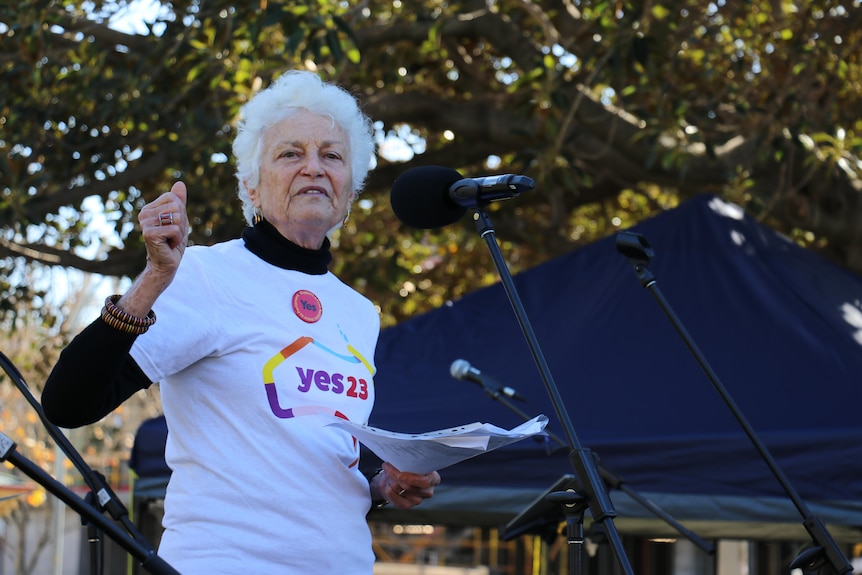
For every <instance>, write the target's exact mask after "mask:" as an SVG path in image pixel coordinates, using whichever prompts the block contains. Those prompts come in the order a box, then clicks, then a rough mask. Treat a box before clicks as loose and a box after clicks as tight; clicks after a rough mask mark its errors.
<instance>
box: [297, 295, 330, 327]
mask: <svg viewBox="0 0 862 575" xmlns="http://www.w3.org/2000/svg"><path fill="white" fill-rule="evenodd" d="M293 313H295V314H296V317H298V318H299V319H301V320H302V321H304V322H305V323H314V322H316V321H318V320H319V319H320V318H321V317H322V316H323V304H321V303H320V298H318V297H317V296H316V295H314V294H313V293H311V292H310V291H308V290H304V289H301V290H299V291H298V292H296V293H295V294H293Z"/></svg>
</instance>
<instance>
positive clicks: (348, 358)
mask: <svg viewBox="0 0 862 575" xmlns="http://www.w3.org/2000/svg"><path fill="white" fill-rule="evenodd" d="M307 345H315V346H317V347H318V348H320V349H322V350H323V351H325V352H326V353H329V354H331V355H334V356H335V357H337V358H339V359H341V360H343V361H345V362H347V363H348V364H356V365H359V364H362V365H363V366H365V368H366V370H368V373H369V374H372V373H373V368H372V366H371V364H370V363H369V362H368V360H366V359H365V358H364V357H363V356H362V354H361V353H359V350H357V349H356V348H355V347H353V346H352V345H350V344H349V343H348V344H347V351H348V352H349V353H350V355H346V354H341V353H338V352H336V351H335V350H333V349H330V348H328V347H326V346H325V345H323V344H321V343H319V342H316V341H314V338H311V337H308V336H302V337H299V338H297V339H296V340H295V341H294V342H293V343H291V344H290V345H287V346H286V347H284V348H283V349H282V350H281V351H279V352H278V353H277V354H275V355H274V356H272V357H271V358H270V359H269V360H268V361H267V362H266V364H265V365H264V367H263V383H264V388H265V389H266V397H267V400H268V401H269V407H270V409H271V410H272V413H273V414H274V415H275V416H276V417H279V418H281V419H289V418H292V417H299V416H303V415H320V414H330V415H335V416H336V417H340V418H342V419H349V418H348V417H347V416H346V415H344V414H343V413H341V412H340V411H338V410H335V409H332V408H330V407H325V406H319V405H302V406H297V407H288V408H284V407H282V406H281V405H280V404H279V401H278V390H277V389H276V386H275V369H276V368H277V367H278V366H279V365H281V363H282V362H284V360H286V359H287V358H289V357H291V356H292V355H294V354H296V353H297V352H299V351H300V350H301V349H303V348H304V347H306V346H307ZM296 370H297V373H298V374H299V381H300V384H299V386H298V388H297V389H299V391H302V392H307V391H309V390H311V389H312V388H316V389H318V390H320V391H323V392H332V393H336V394H345V395H346V396H347V397H354V398H356V399H359V400H366V399H368V397H369V385H372V384H371V383H369V381H368V380H366V379H364V378H361V377H356V376H353V375H347V376H345V375H343V374H341V373H329V372H327V371H323V370H313V369H304V368H301V367H297V368H296ZM369 379H370V377H369ZM353 445H354V448H355V449H356V450H357V455H358V448H359V446H358V442H357V440H356V438H355V437H354V438H353ZM358 462H359V458H358V457H357V458H356V460H355V461H353V463H351V464H350V467H353V466H354V465H356V464H357V463H358Z"/></svg>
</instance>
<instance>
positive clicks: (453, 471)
mask: <svg viewBox="0 0 862 575" xmlns="http://www.w3.org/2000/svg"><path fill="white" fill-rule="evenodd" d="M632 231H634V232H637V233H639V234H641V235H642V236H643V237H645V238H646V239H647V240H648V242H649V243H650V245H651V246H652V247H653V249H654V252H655V256H654V258H653V260H652V262H651V263H650V265H649V269H650V270H651V271H652V273H653V275H654V276H655V278H656V280H657V286H658V289H659V290H660V291H661V293H662V294H663V295H664V297H665V298H666V300H667V301H668V302H669V304H670V305H671V307H672V308H673V310H674V311H675V312H676V315H677V316H678V317H679V319H680V320H681V321H682V323H683V324H684V325H685V326H686V328H687V330H688V332H689V333H690V334H691V336H692V338H693V339H694V341H695V342H696V344H697V346H698V347H699V349H700V350H701V351H702V353H703V354H704V356H705V357H706V358H707V360H708V361H709V363H710V365H711V366H712V368H713V369H714V370H715V372H716V373H717V374H718V376H719V377H720V379H721V382H722V383H723V384H724V386H725V387H726V388H727V390H728V391H729V393H730V395H731V396H732V398H733V399H734V401H735V403H736V404H737V405H738V407H739V409H740V410H741V411H742V413H743V414H744V415H745V417H746V418H747V420H748V421H749V423H750V424H751V426H752V427H753V428H754V430H755V431H756V432H757V434H758V436H759V437H760V439H761V440H762V441H763V443H764V444H765V445H766V446H767V448H768V449H769V451H770V453H771V454H772V455H773V456H774V457H775V459H776V460H777V462H778V464H779V466H780V467H781V469H782V470H783V472H784V473H785V474H786V475H787V477H788V478H789V479H790V481H791V483H792V484H793V485H794V487H795V488H796V489H797V490H798V492H799V494H800V495H801V497H802V498H803V500H804V501H805V502H806V503H807V504H808V505H809V506H810V507H811V509H812V510H813V511H814V512H815V514H817V515H818V516H819V517H821V518H822V519H823V520H824V521H825V522H826V523H827V524H828V525H829V526H830V527H831V528H832V529H835V530H837V536H838V537H840V538H844V537H846V538H847V539H848V540H857V539H858V538H859V537H858V534H859V531H858V527H859V526H862V423H860V417H859V410H860V406H862V381H860V374H862V278H860V277H858V276H855V275H853V274H851V273H850V272H848V271H846V270H844V269H842V268H840V267H838V266H836V265H834V264H832V263H831V262H828V261H826V260H825V259H823V258H821V257H820V256H818V255H816V254H814V253H812V252H809V251H807V250H805V249H803V248H801V247H799V246H797V245H795V244H794V243H792V242H791V241H789V240H788V239H787V238H785V237H783V236H781V235H780V234H777V233H776V232H774V231H772V230H770V229H769V228H767V227H765V226H763V225H761V224H759V223H758V222H757V221H755V220H754V219H752V218H751V217H749V216H747V215H745V214H744V213H743V211H742V210H741V209H740V208H739V207H737V206H734V205H732V204H728V203H725V202H723V201H721V200H720V199H718V198H716V197H714V196H699V197H697V198H695V199H693V200H690V201H688V202H686V203H684V204H683V205H681V206H680V207H678V208H676V209H673V210H670V211H667V212H665V213H662V214H661V215H659V216H657V217H654V218H652V219H650V220H647V221H644V222H642V223H640V224H638V225H637V226H635V227H634V228H633V229H632ZM514 283H515V285H516V287H517V290H518V294H519V296H520V298H521V301H522V302H523V304H524V307H525V309H526V312H527V314H528V316H529V320H530V322H531V324H532V326H533V329H534V331H535V333H536V336H537V339H538V341H539V343H540V345H541V350H542V353H543V354H544V356H545V358H546V360H547V363H548V366H549V368H550V371H551V373H552V374H553V378H554V380H555V383H556V386H557V388H558V389H559V391H560V395H561V396H562V399H563V403H564V406H565V410H566V411H567V412H568V415H569V417H570V419H571V421H572V425H573V428H574V429H575V431H576V433H577V436H578V439H579V441H580V443H581V444H582V445H583V446H584V447H587V448H589V449H591V450H592V451H593V452H594V453H595V454H597V455H598V456H599V457H600V462H601V465H602V466H603V468H604V469H606V470H608V471H610V472H612V473H613V474H614V475H616V476H617V477H618V478H620V479H622V480H623V481H624V482H625V485H626V486H627V487H628V488H629V489H631V490H634V491H636V492H637V493H638V494H640V495H642V496H644V497H646V498H648V499H649V500H651V501H653V502H654V503H655V504H657V505H658V506H660V507H661V508H662V509H663V510H665V511H666V512H668V513H670V514H671V515H673V516H674V517H675V518H677V519H678V520H680V521H683V522H684V523H685V524H686V525H687V526H693V527H694V528H696V529H697V530H701V531H700V532H701V533H703V534H704V535H705V536H716V537H732V538H737V537H752V538H769V537H781V538H788V537H796V536H798V535H802V536H803V537H804V534H805V532H804V530H803V529H802V527H801V526H800V525H799V524H800V522H801V517H800V515H799V513H798V511H797V510H796V509H795V508H794V507H793V506H792V505H791V504H790V502H789V501H788V500H787V497H786V496H785V493H784V491H783V490H782V488H781V486H780V484H779V482H778V481H777V480H776V479H775V477H774V476H773V474H772V473H771V471H770V470H769V468H768V467H767V465H766V464H765V463H764V462H763V460H762V459H761V457H760V456H759V454H758V453H757V451H756V449H755V448H754V445H753V444H752V443H751V441H750V440H749V439H748V437H747V436H746V435H745V433H744V432H743V430H742V428H741V427H740V425H739V423H738V422H737V421H736V420H735V419H734V417H733V415H732V412H731V410H730V409H729V408H728V407H727V406H726V405H725V403H724V402H723V401H722V399H721V397H720V396H719V394H718V393H717V392H716V390H715V389H714V388H713V386H712V385H711V383H710V381H709V379H708V378H707V377H706V375H705V374H704V372H703V371H702V369H701V368H700V366H699V365H698V364H697V362H696V361H695V359H694V358H693V357H692V355H691V353H690V351H689V350H688V349H687V348H686V346H685V344H684V342H683V340H682V339H681V338H680V336H679V335H678V334H677V332H676V331H675V329H674V327H673V325H672V324H671V322H670V321H669V320H668V318H667V317H666V316H665V315H664V313H663V311H662V309H661V307H660V306H659V305H658V303H657V302H656V301H655V300H654V298H653V297H652V294H651V293H650V291H649V290H648V289H645V288H643V287H642V286H641V284H640V282H639V281H638V278H637V276H636V275H635V273H634V271H633V269H632V266H631V264H630V263H629V261H628V260H627V259H626V258H625V257H624V256H623V255H621V254H620V253H619V252H618V251H617V249H616V239H615V238H614V237H609V238H606V239H603V240H600V241H597V242H595V243H593V244H590V245H588V246H586V247H584V248H581V249H578V250H575V251H573V252H571V253H569V254H566V255H564V256H562V257H558V258H556V259H554V260H551V261H548V262H546V263H545V264H542V265H540V266H537V267H535V268H533V269H530V270H528V271H525V272H523V273H520V274H518V275H517V276H516V277H515V278H514ZM456 359H466V360H467V361H469V362H470V363H471V364H472V365H473V366H475V367H476V368H478V369H480V370H481V371H482V373H483V374H484V375H488V376H491V377H493V378H494V379H495V380H496V381H497V382H498V383H499V384H501V385H506V386H509V387H512V388H514V389H516V390H517V391H518V392H519V393H520V394H521V395H523V396H525V397H526V398H527V400H528V401H527V402H525V403H517V404H516V405H517V407H519V408H520V409H521V410H523V411H525V412H527V413H528V414H529V415H535V414H538V413H544V414H546V415H547V416H548V417H549V418H550V420H551V422H550V424H549V426H548V430H549V431H550V432H551V433H553V434H554V435H556V436H559V437H564V434H563V427H562V426H561V425H560V422H559V419H558V417H557V415H556V413H555V410H554V408H553V406H552V405H551V402H550V399H549V395H548V393H547V390H546V388H545V385H544V383H543V381H542V379H541V377H540V372H539V370H538V369H537V367H536V363H535V361H534V360H533V357H532V355H531V352H530V349H529V347H528V345H527V343H526V339H525V337H524V334H523V332H522V331H521V328H520V326H519V324H518V322H517V319H516V316H515V314H514V312H513V309H512V305H511V303H510V302H509V299H508V297H507V294H506V293H505V291H504V289H503V287H502V285H500V284H499V283H498V284H495V285H493V286H490V287H487V288H483V289H479V290H477V291H475V292H472V293H470V294H469V295H467V296H465V297H463V298H462V299H460V300H458V301H455V302H452V303H450V304H448V305H445V306H444V307H441V308H439V309H435V310H433V311H431V312H428V313H425V314H423V315H420V316H417V317H414V318H412V319H410V320H407V321H404V322H402V323H401V324H399V325H397V326H394V327H391V328H388V329H386V330H384V331H383V332H382V334H381V338H380V342H379V345H378V349H377V354H376V364H377V367H378V373H377V375H376V376H375V386H376V389H377V398H378V399H377V404H376V407H375V410H374V413H373V415H372V419H371V422H370V423H371V425H374V426H376V427H380V428H384V429H389V430H392V431H399V432H408V433H412V432H424V431H430V430H436V429H442V428H446V427H449V426H454V425H460V424H464V423H470V422H474V421H482V422H487V423H492V424H495V425H498V426H500V427H505V428H512V427H515V426H516V425H518V424H520V423H522V422H523V418H521V417H520V416H518V415H517V414H516V413H514V412H513V411H512V410H510V409H509V408H507V407H506V405H504V404H503V403H501V402H499V401H494V400H493V399H492V398H490V397H489V396H488V395H486V393H485V392H484V391H483V390H482V389H481V387H480V386H478V385H474V384H473V383H470V382H467V381H461V380H456V379H453V378H452V376H451V375H450V365H451V364H452V362H453V361H454V360H456ZM554 447H555V444H554V443H553V442H550V441H548V440H547V439H546V440H545V441H538V440H533V439H528V440H524V441H521V442H518V443H515V444H513V445H511V446H508V447H505V448H501V449H499V450H497V451H494V452H491V453H487V454H484V455H481V456H478V457H476V458H473V459H470V460H467V461H464V462H462V463H459V464H457V465H455V466H452V467H450V468H447V469H444V470H442V471H441V475H442V476H443V479H444V483H443V485H441V487H440V488H439V489H438V493H437V495H436V496H435V497H434V498H433V499H431V500H428V501H426V502H425V503H423V504H422V505H421V506H419V507H417V508H415V509H413V510H411V511H409V512H406V513H405V512H399V511H397V510H392V509H388V510H385V511H384V512H383V513H385V514H389V516H390V517H391V518H392V519H398V520H412V521H428V522H439V523H453V522H454V523H464V524H487V525H496V524H500V522H505V521H507V520H509V519H511V518H512V517H514V515H515V514H517V513H518V512H519V511H521V510H523V509H524V507H525V506H529V505H530V504H531V503H532V502H533V501H534V500H535V498H536V497H537V496H538V495H540V494H541V492H542V491H543V490H544V489H546V488H547V487H549V486H550V485H551V484H553V483H554V482H555V481H556V480H557V479H558V478H560V477H561V476H562V475H565V474H569V473H572V467H571V465H570V461H569V455H568V450H567V449H565V448H558V449H553V448H554ZM363 457H364V459H365V463H364V465H365V466H369V465H373V464H374V462H373V461H372V460H373V455H371V454H365V455H364V456H363ZM610 494H611V498H612V500H613V502H614V506H615V507H616V509H617V512H618V514H619V516H618V518H617V520H616V521H615V523H616V524H617V525H618V527H619V528H620V530H621V532H623V533H625V532H627V531H629V532H638V533H649V534H653V533H654V534H665V533H672V532H673V529H668V527H667V525H666V524H665V523H664V522H662V521H655V520H654V519H655V516H654V515H653V514H651V513H650V512H649V511H647V510H646V509H644V507H643V506H642V505H640V504H638V503H637V502H636V501H634V500H632V499H631V498H629V497H628V496H626V495H625V494H624V493H623V492H621V491H619V490H616V489H613V490H611V491H610ZM651 519H652V520H651ZM746 526H752V529H751V530H750V532H749V531H746V529H745V527H746Z"/></svg>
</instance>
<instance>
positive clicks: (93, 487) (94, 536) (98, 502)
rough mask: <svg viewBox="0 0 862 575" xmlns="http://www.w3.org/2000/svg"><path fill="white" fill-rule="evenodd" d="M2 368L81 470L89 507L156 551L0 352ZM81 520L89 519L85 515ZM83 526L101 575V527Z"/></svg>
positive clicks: (94, 568) (93, 568)
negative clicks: (116, 522)
mask: <svg viewBox="0 0 862 575" xmlns="http://www.w3.org/2000/svg"><path fill="white" fill-rule="evenodd" d="M0 365H2V366H3V369H4V370H5V371H6V374H7V375H8V376H9V378H10V379H11V380H12V382H13V383H14V384H15V386H16V387H17V388H18V390H19V391H20V392H21V394H22V395H24V398H25V399H26V400H27V402H28V403H29V404H30V405H31V406H32V408H33V409H34V410H35V411H36V413H37V414H38V415H39V419H40V420H41V421H42V424H43V425H44V426H45V429H46V430H47V431H48V434H49V435H50V436H51V438H52V439H53V440H54V441H55V442H56V443H57V445H58V446H59V447H60V449H62V450H63V453H65V454H66V456H67V457H68V458H69V459H70V460H71V461H72V463H73V464H74V465H75V468H76V469H78V471H79V472H80V473H81V475H82V476H83V478H84V481H85V482H86V483H87V485H88V486H89V488H90V491H89V492H88V493H87V495H86V503H87V504H88V505H90V506H92V507H96V508H98V509H99V510H101V511H102V512H104V511H107V512H108V513H109V514H110V515H111V517H112V518H113V519H114V520H115V521H119V522H120V523H121V524H122V525H123V526H124V527H125V529H126V531H127V532H128V534H130V535H132V536H133V537H134V540H135V542H136V543H137V544H138V545H140V546H141V547H142V548H147V549H148V550H149V551H153V547H152V544H151V543H150V542H149V541H148V540H147V539H146V538H145V537H144V536H143V535H142V534H141V533H140V532H139V531H138V530H137V528H136V527H135V525H134V523H132V521H131V520H130V519H129V515H128V511H127V510H126V508H125V507H124V506H123V503H122V501H120V499H119V497H117V495H116V493H114V491H113V490H112V489H111V487H110V486H109V485H108V483H107V482H106V481H105V478H104V477H103V476H102V475H101V474H100V473H97V472H95V471H94V470H93V469H92V468H90V467H89V466H88V465H87V463H86V462H85V461H84V459H83V458H82V457H81V455H80V454H79V453H78V452H77V451H76V450H75V448H74V447H73V446H72V444H71V443H70V442H69V439H68V438H67V437H66V436H65V434H63V432H62V431H60V429H59V428H58V427H57V426H56V425H54V424H53V423H51V422H50V421H49V420H48V418H47V417H45V412H44V410H43V409H42V405H41V404H40V403H39V402H38V401H37V400H36V398H35V397H33V394H32V393H30V389H29V387H28V386H27V382H26V381H25V380H24V377H23V376H22V375H21V372H20V371H18V369H17V368H16V367H15V365H14V364H13V363H12V362H11V361H10V360H9V358H8V357H6V355H5V354H3V353H2V352H0ZM13 463H14V462H13ZM82 519H86V518H85V517H84V516H83V515H82ZM84 525H85V526H86V527H87V540H88V541H89V543H90V572H91V573H93V574H94V575H98V574H99V573H101V572H102V570H103V565H102V555H103V553H102V551H103V547H102V545H101V544H102V539H101V536H100V534H99V530H98V528H97V527H98V524H94V523H92V522H90V523H87V522H86V521H84Z"/></svg>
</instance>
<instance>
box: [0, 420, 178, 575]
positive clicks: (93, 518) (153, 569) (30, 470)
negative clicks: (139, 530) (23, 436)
mask: <svg viewBox="0 0 862 575" xmlns="http://www.w3.org/2000/svg"><path fill="white" fill-rule="evenodd" d="M15 447H16V445H15V442H14V441H12V440H11V439H10V438H9V437H8V436H7V435H6V434H5V433H2V432H0V461H8V462H9V463H11V464H12V465H14V466H15V467H17V468H18V469H20V470H21V471H23V472H24V474H25V475H27V476H28V477H30V478H31V479H33V480H34V481H36V482H37V483H39V484H40V485H42V486H43V487H45V489H47V490H48V491H50V492H51V493H52V494H54V495H55V496H56V497H57V498H58V499H60V500H61V501H63V502H64V503H66V504H67V505H68V506H69V507H71V508H72V509H74V510H75V511H77V512H78V513H79V514H80V515H81V517H82V518H86V519H88V520H89V521H90V522H92V523H94V524H96V526H98V527H99V529H101V530H102V531H104V532H106V533H107V534H108V535H109V536H110V537H111V538H112V539H114V541H116V542H117V543H119V544H120V545H121V546H122V547H123V548H124V549H125V550H126V551H128V552H129V553H131V554H132V555H133V556H134V557H135V558H136V559H138V561H139V562H140V564H141V566H142V567H143V568H144V569H146V570H147V571H148V572H150V573H154V574H156V575H179V572H178V571H176V570H175V569H174V568H173V567H171V566H170V565H168V563H167V562H166V561H165V560H164V559H162V558H161V557H159V556H158V555H156V552H155V551H153V549H152V547H150V546H148V545H143V544H141V543H140V542H139V541H137V540H135V539H133V538H131V537H130V536H129V535H128V534H127V533H125V532H124V531H122V530H121V529H120V528H119V527H117V525H116V524H114V523H112V522H111V521H109V520H108V519H107V518H106V517H105V516H104V515H102V514H101V513H100V512H99V511H98V510H97V509H96V508H95V507H93V506H92V505H90V504H89V503H87V502H86V501H84V500H83V499H81V498H80V497H78V496H77V495H75V493H74V492H73V491H72V490H71V489H69V488H68V487H66V486H65V485H63V484H62V483H60V482H59V481H57V480H56V479H54V478H53V477H51V476H50V475H48V473H47V472H46V471H45V470H43V469H42V468H41V467H39V466H38V465H36V464H35V463H33V462H32V461H30V460H29V459H27V458H26V457H24V456H23V455H21V454H20V453H18V451H17V450H16V449H15Z"/></svg>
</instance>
